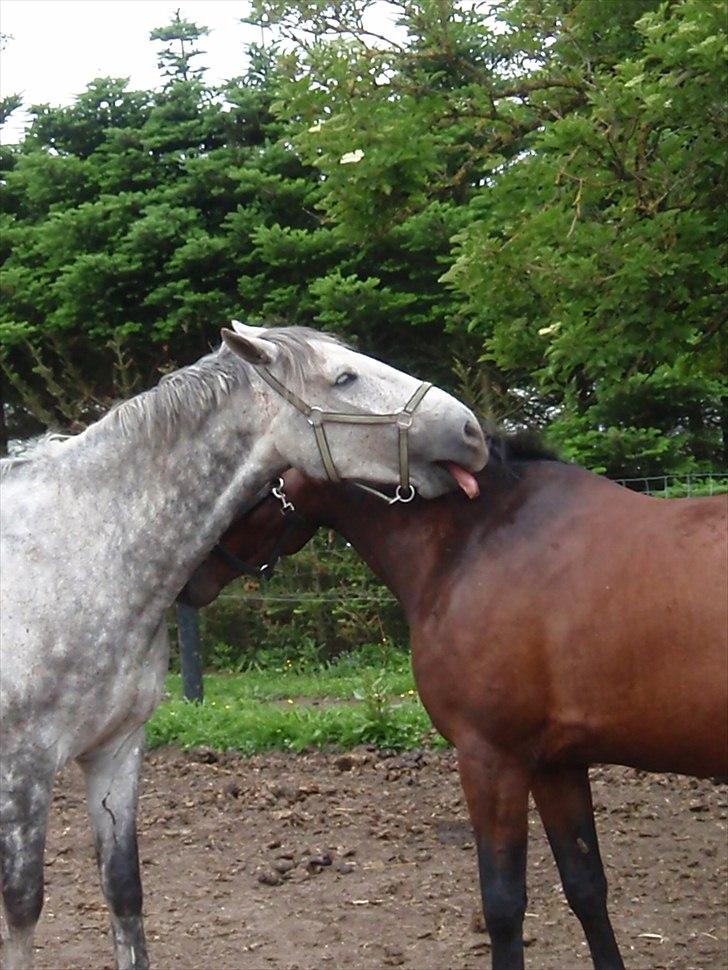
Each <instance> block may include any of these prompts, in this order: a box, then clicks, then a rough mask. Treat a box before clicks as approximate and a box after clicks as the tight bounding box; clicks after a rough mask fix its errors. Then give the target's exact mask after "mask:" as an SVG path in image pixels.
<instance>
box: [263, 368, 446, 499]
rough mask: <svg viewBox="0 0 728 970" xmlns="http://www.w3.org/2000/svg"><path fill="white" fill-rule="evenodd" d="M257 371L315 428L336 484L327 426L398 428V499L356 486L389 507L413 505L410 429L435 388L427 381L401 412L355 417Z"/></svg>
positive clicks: (366, 486) (357, 415)
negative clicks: (321, 405) (323, 405)
mask: <svg viewBox="0 0 728 970" xmlns="http://www.w3.org/2000/svg"><path fill="white" fill-rule="evenodd" d="M255 370H256V371H257V372H258V374H259V375H260V376H261V377H262V378H263V380H264V381H265V382H266V384H268V385H270V387H272V388H273V390H274V391H277V392H278V393H279V394H280V395H281V397H283V398H285V400H286V401H288V403H289V404H292V405H293V407H294V408H296V410H297V411H300V412H301V414H303V415H304V417H305V418H306V420H307V421H308V423H309V424H310V425H311V427H312V428H313V433H314V435H315V436H316V443H317V444H318V449H319V454H320V455H321V461H322V462H323V466H324V469H325V471H326V474H327V475H328V477H329V480H330V481H332V482H340V481H341V476H340V475H339V473H338V471H337V470H336V465H335V464H334V459H333V456H332V454H331V448H330V447H329V442H328V438H327V437H326V428H325V425H326V424H396V425H397V430H398V438H399V485H397V488H396V489H395V493H394V497H390V496H389V495H386V494H385V493H384V492H380V491H379V490H378V489H376V488H373V487H372V486H371V485H365V484H364V483H363V482H356V481H355V482H353V483H352V484H354V485H356V486H357V487H358V488H363V489H364V490H365V491H367V492H371V493H372V494H373V495H376V496H377V497H378V498H381V499H383V500H384V501H385V502H387V503H388V504H389V505H393V504H394V503H395V502H411V501H412V499H413V498H414V497H415V495H416V492H415V487H414V485H413V484H412V482H411V481H410V473H409V429H410V427H411V426H412V416H413V415H414V413H415V411H416V410H417V408H418V407H419V405H420V404H421V402H422V399H423V398H424V396H425V394H427V392H428V391H429V390H430V388H431V387H432V384H430V383H429V382H427V381H423V382H422V383H421V384H420V386H419V387H418V388H417V390H416V391H415V393H414V394H413V395H412V397H411V398H410V399H409V401H407V403H406V404H405V405H404V407H403V408H400V409H399V411H394V412H393V413H391V414H352V413H350V412H348V411H323V410H322V409H321V408H319V407H316V406H315V405H312V404H307V403H306V402H305V401H304V400H303V398H300V397H299V396H298V395H297V394H294V393H293V391H291V390H289V389H288V388H287V387H286V386H285V384H282V383H281V382H280V381H279V380H278V378H277V377H274V376H273V374H271V372H270V371H269V370H268V369H267V368H265V367H262V366H260V365H256V367H255Z"/></svg>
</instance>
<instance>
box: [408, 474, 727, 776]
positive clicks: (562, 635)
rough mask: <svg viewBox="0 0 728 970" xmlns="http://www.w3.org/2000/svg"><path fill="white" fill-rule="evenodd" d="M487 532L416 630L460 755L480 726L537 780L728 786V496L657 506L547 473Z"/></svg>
mask: <svg viewBox="0 0 728 970" xmlns="http://www.w3.org/2000/svg"><path fill="white" fill-rule="evenodd" d="M486 498H487V496H485V495H484V500H485V499H486ZM490 498H491V500H493V496H492V495H491V496H490ZM498 503H501V505H500V507H498ZM503 503H505V504H503ZM474 519H475V522H474V523H473V522H471V523H470V524H469V526H468V532H467V533H464V534H463V535H464V538H463V542H464V548H463V550H462V551H461V554H460V555H459V556H457V557H456V558H455V560H454V562H453V565H452V567H451V575H450V576H449V577H447V576H446V577H445V580H444V582H442V581H441V582H440V590H441V592H440V594H438V596H437V600H438V601H437V602H436V603H435V606H434V608H429V609H428V610H426V611H422V615H421V617H420V618H419V620H417V621H416V622H412V620H413V617H412V616H410V620H411V622H412V634H413V660H414V667H415V674H416V676H417V680H418V687H419V688H420V691H421V693H422V697H423V701H424V703H425V704H426V706H427V707H428V710H429V711H430V715H431V716H432V718H433V720H434V721H435V723H436V725H437V726H438V727H439V728H440V730H442V731H443V733H444V734H446V735H447V736H448V737H450V738H451V739H452V740H453V741H454V742H455V743H456V744H458V745H459V744H460V743H462V741H463V739H464V735H466V734H467V733H468V732H470V731H472V730H473V725H474V724H477V725H478V732H479V733H480V734H481V735H482V736H485V737H487V738H488V739H489V741H490V742H491V743H492V744H493V745H495V746H497V747H499V748H503V749H505V750H513V749H514V748H515V749H520V750H521V751H522V753H523V754H524V755H525V756H526V757H527V758H528V759H529V760H530V761H531V762H532V763H535V764H539V763H540V764H556V763H594V762H611V763H622V764H630V765H635V766H638V767H641V768H645V769H651V770H660V771H677V772H685V773H689V774H696V775H723V774H727V773H728V717H727V712H728V649H727V647H728V644H727V642H726V638H727V637H728V593H727V589H726V582H727V580H726V573H727V569H726V566H727V563H726V557H727V556H728V546H727V545H726V543H727V536H726V530H727V525H728V523H727V519H728V496H717V497H715V498H705V499H693V500H690V499H680V500H675V499H672V500H666V499H656V498H649V497H646V496H642V495H638V494H635V493H633V492H630V491H628V490H626V489H623V488H621V487H619V486H617V485H614V484H612V483H610V482H607V481H606V480H605V479H601V478H599V477H598V476H594V475H591V474H589V473H588V472H585V471H583V470H581V469H578V468H575V467H573V466H567V465H561V464H557V463H552V462H547V463H544V462H542V463H534V464H533V465H532V466H531V467H530V468H529V470H528V471H527V473H526V474H525V476H524V478H523V480H522V481H521V482H520V483H518V484H517V485H514V486H512V487H511V490H510V493H508V494H506V493H505V492H504V493H502V494H496V496H495V500H494V508H493V512H492V515H489V514H488V513H485V514H484V513H483V512H482V510H481V511H480V513H479V514H477V513H476V515H475V516H474ZM448 579H449V581H448ZM433 595H434V594H433Z"/></svg>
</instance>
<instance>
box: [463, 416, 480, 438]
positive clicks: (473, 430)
mask: <svg viewBox="0 0 728 970" xmlns="http://www.w3.org/2000/svg"><path fill="white" fill-rule="evenodd" d="M463 435H464V436H465V440H466V441H472V442H473V443H475V442H477V441H480V438H481V434H480V428H479V427H478V425H477V424H476V423H475V422H474V421H466V422H465V427H464V428H463Z"/></svg>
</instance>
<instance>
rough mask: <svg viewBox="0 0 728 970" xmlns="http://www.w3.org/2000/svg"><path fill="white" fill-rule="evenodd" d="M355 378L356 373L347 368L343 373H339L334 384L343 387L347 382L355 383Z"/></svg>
mask: <svg viewBox="0 0 728 970" xmlns="http://www.w3.org/2000/svg"><path fill="white" fill-rule="evenodd" d="M355 380H356V374H352V372H351V371H350V370H345V371H344V373H343V374H339V376H338V377H337V378H336V380H335V381H334V384H335V385H336V387H343V386H344V385H345V384H353V382H354V381H355Z"/></svg>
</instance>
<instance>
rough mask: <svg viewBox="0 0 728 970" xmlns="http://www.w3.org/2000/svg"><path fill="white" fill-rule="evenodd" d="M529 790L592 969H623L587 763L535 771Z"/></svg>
mask: <svg viewBox="0 0 728 970" xmlns="http://www.w3.org/2000/svg"><path fill="white" fill-rule="evenodd" d="M532 791H533V797H534V799H535V801H536V807H537V808H538V811H539V814H540V815H541V820H542V821H543V824H544V827H545V829H546V834H547V835H548V839H549V842H550V843H551V849H552V851H553V853H554V858H555V859H556V865H557V866H558V868H559V873H560V874H561V883H562V885H563V887H564V892H565V893H566V898H567V900H568V901H569V906H571V908H572V910H573V911H574V913H575V914H576V916H578V918H579V920H580V922H581V925H582V926H583V927H584V933H585V934H586V939H587V943H588V944H589V949H590V950H591V955H592V960H593V961H594V966H595V967H596V970H623V968H624V963H623V962H622V957H621V956H620V954H619V948H618V947H617V941H616V940H615V938H614V930H613V929H612V926H611V923H610V922H609V915H608V913H607V880H606V878H605V876H604V867H603V866H602V860H601V857H600V855H599V843H598V842H597V832H596V828H595V827H594V811H593V808H592V800H591V789H590V787H589V774H588V771H587V769H586V768H558V769H553V770H550V771H542V772H539V773H538V774H536V775H535V776H534V779H533V783H532Z"/></svg>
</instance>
